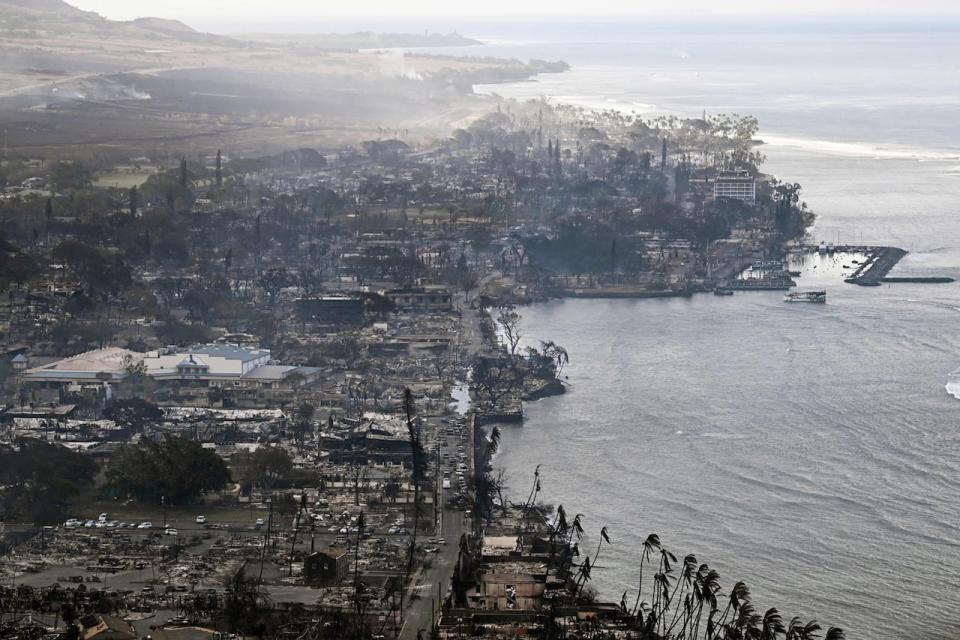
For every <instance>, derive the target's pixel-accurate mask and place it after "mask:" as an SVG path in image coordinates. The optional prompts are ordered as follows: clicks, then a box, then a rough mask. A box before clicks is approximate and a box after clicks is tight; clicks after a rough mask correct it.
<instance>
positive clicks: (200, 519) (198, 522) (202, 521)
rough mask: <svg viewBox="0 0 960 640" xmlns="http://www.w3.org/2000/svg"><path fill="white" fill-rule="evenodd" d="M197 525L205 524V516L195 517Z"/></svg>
mask: <svg viewBox="0 0 960 640" xmlns="http://www.w3.org/2000/svg"><path fill="white" fill-rule="evenodd" d="M197 524H207V516H197Z"/></svg>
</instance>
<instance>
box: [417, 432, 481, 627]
mask: <svg viewBox="0 0 960 640" xmlns="http://www.w3.org/2000/svg"><path fill="white" fill-rule="evenodd" d="M472 425H473V420H468V421H467V424H466V426H465V427H464V431H465V433H466V434H467V439H466V441H465V442H464V443H463V444H464V451H465V452H467V455H466V464H467V473H466V474H465V477H467V478H469V477H471V475H472V473H473V468H472V467H473V455H472V451H473V448H474V442H473V438H474V430H473V429H472ZM459 442H460V440H459V439H458V438H457V437H456V436H450V437H448V438H446V439H444V438H443V437H441V438H440V443H441V449H440V453H441V455H442V454H445V453H446V454H449V456H450V460H449V461H448V462H442V464H441V470H451V476H455V473H453V468H454V467H455V466H456V459H457V456H456V453H457V444H458V443H459ZM457 486H458V485H457V479H456V478H455V477H454V478H453V486H452V488H450V489H441V490H440V501H439V506H440V509H439V512H440V536H439V537H441V538H443V539H444V540H446V544H442V545H437V547H438V549H439V550H438V551H437V553H436V554H435V555H434V556H433V558H432V559H431V563H430V567H429V568H427V569H424V570H423V571H422V572H421V573H420V575H419V577H418V578H417V579H416V583H415V584H414V585H413V587H412V588H411V590H410V591H409V592H408V594H409V593H416V594H417V595H418V596H419V598H417V599H415V600H413V601H408V602H409V604H408V605H407V606H406V615H405V617H404V623H403V627H402V628H401V630H400V636H399V637H400V640H417V632H418V631H421V630H422V631H423V637H424V638H428V637H430V636H429V632H430V628H431V623H432V618H431V616H432V615H433V613H434V611H436V610H438V609H439V607H440V601H441V599H442V598H443V596H444V594H446V591H447V589H448V588H449V586H450V579H451V578H452V577H453V569H454V567H455V566H456V564H457V556H458V554H459V551H460V538H461V536H462V535H463V534H464V533H466V532H467V531H468V527H469V523H468V521H467V520H466V518H465V517H464V514H463V511H460V510H447V509H446V508H445V506H446V501H447V498H448V497H451V496H453V495H455V494H456V489H457Z"/></svg>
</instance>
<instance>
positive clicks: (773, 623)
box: [760, 609, 786, 640]
mask: <svg viewBox="0 0 960 640" xmlns="http://www.w3.org/2000/svg"><path fill="white" fill-rule="evenodd" d="M785 631H786V629H785V628H784V626H783V617H782V616H781V615H780V612H779V611H777V610H776V609H767V612H766V613H765V614H763V626H762V627H761V629H760V640H776V638H777V636H778V635H780V634H781V633H784V632H785Z"/></svg>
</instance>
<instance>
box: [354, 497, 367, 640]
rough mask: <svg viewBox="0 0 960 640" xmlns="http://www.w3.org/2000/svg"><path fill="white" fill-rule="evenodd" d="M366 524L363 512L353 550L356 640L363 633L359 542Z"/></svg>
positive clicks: (362, 592)
mask: <svg viewBox="0 0 960 640" xmlns="http://www.w3.org/2000/svg"><path fill="white" fill-rule="evenodd" d="M365 524H366V522H365V520H364V518H363V511H361V512H360V515H358V516H357V541H356V545H354V548H353V606H354V613H355V614H356V617H357V621H356V625H355V627H356V632H357V640H360V638H362V637H363V636H362V631H363V626H364V625H363V609H364V595H365V594H366V587H365V585H364V584H363V582H362V581H361V580H360V541H361V540H363V528H364V525H365Z"/></svg>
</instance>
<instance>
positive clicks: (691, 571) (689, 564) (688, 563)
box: [665, 554, 697, 636]
mask: <svg viewBox="0 0 960 640" xmlns="http://www.w3.org/2000/svg"><path fill="white" fill-rule="evenodd" d="M696 568H697V557H696V556H695V555H693V554H689V555H687V556H686V557H685V558H684V559H683V569H682V570H681V571H680V578H679V580H677V586H676V587H674V589H673V593H672V594H671V595H670V599H669V602H670V603H673V602H674V601H675V600H676V599H677V597H678V596H679V598H680V599H681V601H682V602H683V609H682V610H683V611H684V612H686V611H688V610H689V609H690V605H691V600H690V598H689V594H688V596H687V597H686V598H685V597H684V595H683V592H684V591H685V590H687V589H689V588H691V587H692V586H693V579H694V576H695V575H696ZM680 612H681V608H680V607H675V608H674V612H673V617H672V618H671V619H670V626H669V627H668V628H667V632H666V634H665V635H668V636H669V635H670V632H671V631H673V628H674V627H675V626H676V624H677V622H679V621H680Z"/></svg>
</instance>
